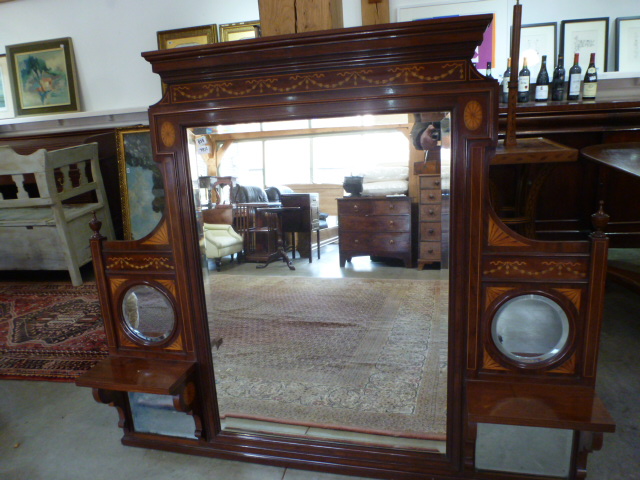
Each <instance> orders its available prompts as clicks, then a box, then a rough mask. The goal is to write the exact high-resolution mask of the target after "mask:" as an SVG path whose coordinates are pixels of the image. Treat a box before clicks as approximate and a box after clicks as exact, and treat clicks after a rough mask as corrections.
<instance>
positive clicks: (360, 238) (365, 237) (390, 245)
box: [340, 232, 411, 252]
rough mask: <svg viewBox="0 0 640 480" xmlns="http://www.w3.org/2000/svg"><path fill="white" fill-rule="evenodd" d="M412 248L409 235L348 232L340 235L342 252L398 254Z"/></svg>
mask: <svg viewBox="0 0 640 480" xmlns="http://www.w3.org/2000/svg"><path fill="white" fill-rule="evenodd" d="M410 248H411V235H410V234H409V233H377V234H372V233H370V232H369V233H359V232H358V233H357V232H348V233H344V234H341V235H340V250H341V251H350V250H352V251H369V250H370V251H372V252H373V251H376V252H398V251H409V249H410Z"/></svg>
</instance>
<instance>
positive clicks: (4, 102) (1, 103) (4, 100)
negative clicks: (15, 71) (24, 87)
mask: <svg viewBox="0 0 640 480" xmlns="http://www.w3.org/2000/svg"><path fill="white" fill-rule="evenodd" d="M13 115H14V113H13V96H12V94H11V83H10V80H9V66H8V65H7V56H6V55H0V119H2V118H13Z"/></svg>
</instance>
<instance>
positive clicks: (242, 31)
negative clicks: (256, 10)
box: [220, 20, 261, 42]
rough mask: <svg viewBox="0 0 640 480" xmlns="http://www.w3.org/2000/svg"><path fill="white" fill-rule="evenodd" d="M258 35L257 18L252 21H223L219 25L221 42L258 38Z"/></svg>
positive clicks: (258, 22)
mask: <svg viewBox="0 0 640 480" xmlns="http://www.w3.org/2000/svg"><path fill="white" fill-rule="evenodd" d="M260 36H261V33H260V21H258V20H255V21H252V22H238V23H225V24H223V25H220V41H221V42H230V41H233V40H245V39H247V38H258V37H260Z"/></svg>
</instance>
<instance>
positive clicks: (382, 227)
mask: <svg viewBox="0 0 640 480" xmlns="http://www.w3.org/2000/svg"><path fill="white" fill-rule="evenodd" d="M340 228H341V229H342V230H343V231H354V230H356V231H362V232H373V233H377V232H409V231H411V217H409V215H378V216H366V217H356V216H347V217H341V218H340Z"/></svg>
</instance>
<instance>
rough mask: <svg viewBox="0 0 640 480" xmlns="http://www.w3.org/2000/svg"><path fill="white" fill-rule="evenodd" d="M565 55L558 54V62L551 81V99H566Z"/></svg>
mask: <svg viewBox="0 0 640 480" xmlns="http://www.w3.org/2000/svg"><path fill="white" fill-rule="evenodd" d="M564 75H565V71H564V57H563V56H562V55H558V63H557V64H556V68H555V69H554V70H553V80H552V81H551V100H554V101H556V102H557V101H560V100H564Z"/></svg>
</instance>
